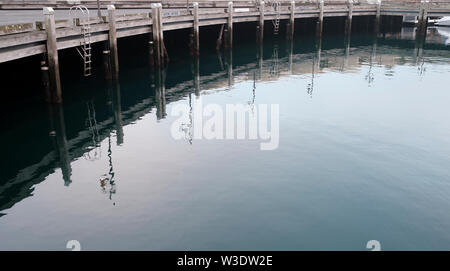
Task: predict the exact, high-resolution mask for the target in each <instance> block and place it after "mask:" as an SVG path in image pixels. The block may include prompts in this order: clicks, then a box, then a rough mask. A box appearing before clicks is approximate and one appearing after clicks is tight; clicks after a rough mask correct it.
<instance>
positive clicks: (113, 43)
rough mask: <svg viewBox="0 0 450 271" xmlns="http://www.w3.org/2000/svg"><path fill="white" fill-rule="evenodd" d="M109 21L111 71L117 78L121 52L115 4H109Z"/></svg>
mask: <svg viewBox="0 0 450 271" xmlns="http://www.w3.org/2000/svg"><path fill="white" fill-rule="evenodd" d="M108 23H109V37H108V39H109V51H110V61H111V73H112V76H113V77H114V78H116V77H117V76H118V75H119V53H118V49H117V29H116V7H115V6H114V5H108Z"/></svg>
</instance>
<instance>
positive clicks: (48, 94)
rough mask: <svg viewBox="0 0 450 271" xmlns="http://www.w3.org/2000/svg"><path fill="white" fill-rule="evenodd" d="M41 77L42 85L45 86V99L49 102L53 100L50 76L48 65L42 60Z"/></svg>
mask: <svg viewBox="0 0 450 271" xmlns="http://www.w3.org/2000/svg"><path fill="white" fill-rule="evenodd" d="M41 78H42V87H43V88H44V94H45V101H46V102H47V103H51V102H52V93H51V89H50V88H51V86H50V77H49V74H48V66H47V62H46V61H41Z"/></svg>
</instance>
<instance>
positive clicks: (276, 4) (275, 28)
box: [272, 0, 280, 35]
mask: <svg viewBox="0 0 450 271" xmlns="http://www.w3.org/2000/svg"><path fill="white" fill-rule="evenodd" d="M272 7H273V10H274V11H275V12H276V14H275V15H276V18H275V19H274V20H272V23H273V34H274V35H278V31H279V30H280V2H279V1H278V0H275V1H273V2H272Z"/></svg>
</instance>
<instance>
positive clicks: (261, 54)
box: [257, 43, 264, 80]
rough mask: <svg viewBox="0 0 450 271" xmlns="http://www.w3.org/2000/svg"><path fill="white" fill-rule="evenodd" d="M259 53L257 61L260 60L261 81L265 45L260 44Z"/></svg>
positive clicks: (259, 75)
mask: <svg viewBox="0 0 450 271" xmlns="http://www.w3.org/2000/svg"><path fill="white" fill-rule="evenodd" d="M257 52H258V54H257V59H258V70H259V74H258V79H259V80H261V79H262V69H263V57H264V51H263V43H260V44H259V46H258V51H257Z"/></svg>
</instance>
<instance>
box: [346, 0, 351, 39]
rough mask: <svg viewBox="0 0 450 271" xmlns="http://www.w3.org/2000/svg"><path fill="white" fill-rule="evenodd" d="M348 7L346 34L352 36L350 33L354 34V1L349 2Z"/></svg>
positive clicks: (349, 0)
mask: <svg viewBox="0 0 450 271" xmlns="http://www.w3.org/2000/svg"><path fill="white" fill-rule="evenodd" d="M347 7H348V15H347V21H346V24H345V34H346V35H350V33H351V32H352V21H353V0H348V1H347Z"/></svg>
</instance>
